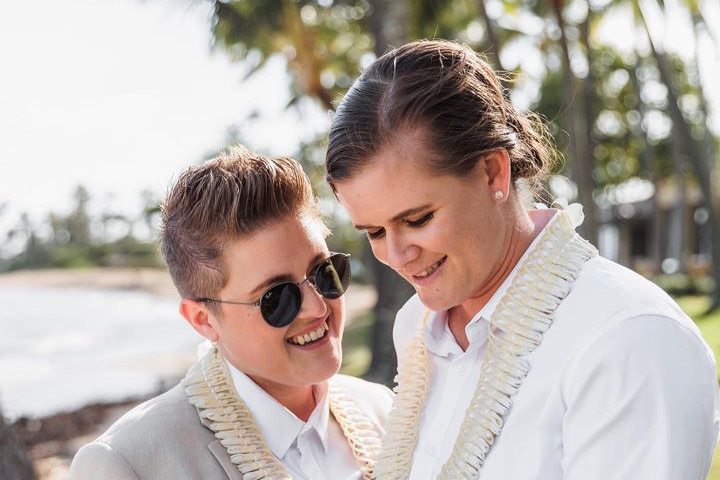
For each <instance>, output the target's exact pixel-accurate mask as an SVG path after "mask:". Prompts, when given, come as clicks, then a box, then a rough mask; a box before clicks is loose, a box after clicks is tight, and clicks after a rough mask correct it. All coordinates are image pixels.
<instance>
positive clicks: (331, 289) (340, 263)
mask: <svg viewBox="0 0 720 480" xmlns="http://www.w3.org/2000/svg"><path fill="white" fill-rule="evenodd" d="M349 285H350V259H349V258H348V257H347V256H345V255H343V254H341V253H336V254H334V255H332V256H331V257H330V258H328V259H327V260H326V261H324V262H323V263H321V264H320V265H319V266H318V269H317V272H315V287H316V288H317V290H318V292H320V294H321V295H322V296H323V297H325V298H329V299H333V298H339V297H341V296H342V294H343V293H345V290H347V288H348V286H349Z"/></svg>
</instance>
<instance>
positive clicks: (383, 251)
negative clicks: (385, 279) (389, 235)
mask: <svg viewBox="0 0 720 480" xmlns="http://www.w3.org/2000/svg"><path fill="white" fill-rule="evenodd" d="M370 248H371V249H372V253H373V255H374V256H375V258H377V259H378V261H380V262H382V263H384V264H385V265H387V261H386V260H387V246H386V244H385V239H384V238H378V239H377V240H371V241H370Z"/></svg>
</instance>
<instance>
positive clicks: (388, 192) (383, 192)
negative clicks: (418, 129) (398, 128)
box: [335, 135, 452, 225]
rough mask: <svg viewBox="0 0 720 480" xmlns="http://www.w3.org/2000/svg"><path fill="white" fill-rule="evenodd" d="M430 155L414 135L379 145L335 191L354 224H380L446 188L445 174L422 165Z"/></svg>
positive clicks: (432, 197)
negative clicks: (365, 161)
mask: <svg viewBox="0 0 720 480" xmlns="http://www.w3.org/2000/svg"><path fill="white" fill-rule="evenodd" d="M431 155H433V154H432V153H431V152H430V151H428V149H426V148H425V147H424V142H423V141H422V139H421V138H420V137H419V136H417V135H412V136H405V137H403V138H401V139H400V140H399V141H394V142H392V143H389V144H387V145H385V146H383V147H382V148H380V149H379V150H378V151H377V152H376V153H375V154H373V155H372V156H371V157H370V158H369V159H368V162H367V164H366V165H365V166H364V167H363V168H362V169H360V170H359V171H358V172H356V173H355V174H354V175H353V176H352V177H351V178H350V179H348V180H344V181H341V182H337V183H336V184H335V191H336V193H337V196H338V200H339V201H340V203H342V204H343V206H344V207H345V208H346V210H347V211H348V214H349V215H350V217H351V218H352V220H353V223H354V224H355V225H380V224H382V223H383V222H385V221H387V220H388V219H390V218H392V217H394V216H395V215H397V214H398V213H400V212H402V211H404V210H407V209H410V208H416V207H418V206H420V205H422V204H426V203H432V202H433V200H434V199H435V198H436V197H437V195H438V193H439V192H442V191H443V190H445V189H447V188H448V185H447V183H448V182H449V181H451V180H452V179H451V178H450V177H449V176H448V175H443V174H437V173H434V172H432V171H431V170H430V169H429V168H428V167H427V166H426V165H427V164H428V161H429V160H430V158H431Z"/></svg>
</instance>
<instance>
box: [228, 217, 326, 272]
mask: <svg viewBox="0 0 720 480" xmlns="http://www.w3.org/2000/svg"><path fill="white" fill-rule="evenodd" d="M326 233H327V229H326V227H325V226H324V224H323V223H322V221H321V220H320V219H318V218H317V217H313V216H309V215H304V216H301V217H297V216H295V215H290V216H287V217H283V218H282V219H279V220H274V221H272V222H270V223H269V224H268V225H267V226H265V227H262V228H260V229H259V230H257V231H255V232H253V233H252V234H251V235H249V236H247V237H243V238H239V239H237V240H233V241H231V242H230V243H229V244H227V245H226V246H225V248H224V250H223V263H224V266H225V269H226V274H227V278H228V281H227V285H229V284H231V283H233V284H236V285H239V286H240V285H253V286H254V285H255V284H257V283H258V282H262V281H264V280H266V279H267V278H269V277H271V276H277V275H285V274H287V275H292V276H296V275H297V274H298V273H304V272H305V271H306V269H307V268H308V266H309V263H310V262H311V261H312V260H313V259H314V258H315V257H317V256H318V255H321V254H323V253H325V252H327V244H326V243H325V235H326Z"/></svg>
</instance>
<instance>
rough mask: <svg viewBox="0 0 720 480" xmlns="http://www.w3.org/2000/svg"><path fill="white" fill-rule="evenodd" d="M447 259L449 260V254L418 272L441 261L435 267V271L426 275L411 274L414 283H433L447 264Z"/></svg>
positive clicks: (422, 284)
mask: <svg viewBox="0 0 720 480" xmlns="http://www.w3.org/2000/svg"><path fill="white" fill-rule="evenodd" d="M446 261H447V255H445V256H443V257H442V258H441V259H440V260H436V261H435V262H433V263H432V264H430V265H429V266H427V267H425V268H423V269H422V270H420V271H419V272H418V274H419V273H422V272H424V271H425V270H427V269H428V268H430V267H432V266H433V265H435V264H437V263H439V265H437V267H436V268H435V271H434V272H432V273H431V274H430V275H428V276H426V277H418V276H417V275H411V276H410V277H411V278H412V283H413V284H415V285H418V286H425V285H428V284H429V283H432V282H433V281H434V280H435V278H437V277H438V275H440V272H441V271H442V269H443V266H444V265H445V262H446Z"/></svg>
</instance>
